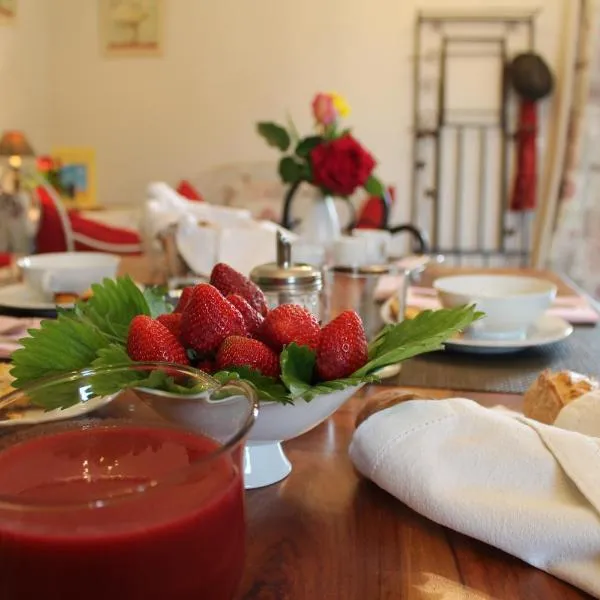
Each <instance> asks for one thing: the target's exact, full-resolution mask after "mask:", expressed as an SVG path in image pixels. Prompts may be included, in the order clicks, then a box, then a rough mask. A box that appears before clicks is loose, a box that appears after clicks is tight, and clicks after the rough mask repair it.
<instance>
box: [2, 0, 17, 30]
mask: <svg viewBox="0 0 600 600" xmlns="http://www.w3.org/2000/svg"><path fill="white" fill-rule="evenodd" d="M16 18H17V0H0V24H2V25H7V24H10V23H12V22H14V20H15V19H16Z"/></svg>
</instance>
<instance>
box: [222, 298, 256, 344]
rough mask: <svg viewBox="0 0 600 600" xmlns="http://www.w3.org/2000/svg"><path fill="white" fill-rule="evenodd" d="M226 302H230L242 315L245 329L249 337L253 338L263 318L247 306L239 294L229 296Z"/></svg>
mask: <svg viewBox="0 0 600 600" xmlns="http://www.w3.org/2000/svg"><path fill="white" fill-rule="evenodd" d="M227 300H229V302H231V304H233V305H234V306H235V307H236V308H237V309H238V310H239V311H240V313H241V314H242V317H243V318H244V323H246V329H247V330H248V334H249V335H250V337H254V336H255V335H256V333H257V332H258V330H259V329H260V326H261V325H262V324H263V321H264V320H265V318H264V317H263V316H262V315H261V314H260V313H259V312H258V311H257V310H256V309H255V308H253V307H252V306H250V305H249V304H248V302H247V301H246V300H244V298H242V297H241V296H240V295H239V294H229V295H228V296H227Z"/></svg>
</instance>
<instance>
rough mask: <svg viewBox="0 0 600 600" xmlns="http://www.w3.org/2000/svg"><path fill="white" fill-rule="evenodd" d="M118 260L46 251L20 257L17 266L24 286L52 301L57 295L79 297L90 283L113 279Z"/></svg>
mask: <svg viewBox="0 0 600 600" xmlns="http://www.w3.org/2000/svg"><path fill="white" fill-rule="evenodd" d="M120 260H121V259H120V257H118V256H116V255H113V254H106V253H103V252H49V253H47V254H33V255H31V256H25V257H23V258H20V259H19V260H18V261H17V266H18V267H19V268H20V269H21V272H22V274H23V282H24V283H25V285H26V286H27V287H29V288H30V289H31V290H33V291H34V292H35V293H36V294H38V295H39V296H40V297H42V298H44V299H47V300H52V299H53V297H54V294H56V293H58V292H64V293H72V294H79V295H81V294H83V293H84V292H86V291H88V290H89V289H90V286H91V285H92V284H93V283H101V282H102V280H103V279H105V278H107V277H108V278H109V279H112V278H114V277H115V276H116V274H117V268H118V266H119V262H120Z"/></svg>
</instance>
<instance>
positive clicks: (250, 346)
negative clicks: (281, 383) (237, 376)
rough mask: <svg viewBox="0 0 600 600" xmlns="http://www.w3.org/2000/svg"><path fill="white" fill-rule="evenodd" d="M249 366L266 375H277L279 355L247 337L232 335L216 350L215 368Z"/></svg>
mask: <svg viewBox="0 0 600 600" xmlns="http://www.w3.org/2000/svg"><path fill="white" fill-rule="evenodd" d="M228 367H251V368H252V369H256V370H257V371H260V372H261V373H262V374H263V375H267V376H268V377H279V357H278V356H277V354H275V352H273V350H271V348H269V347H268V346H266V345H265V344H263V343H262V342H259V341H258V340H253V339H250V338H247V337H241V336H239V335H232V336H231V337H228V338H227V339H226V340H225V341H224V342H223V343H222V344H221V346H220V348H219V351H218V352H217V368H218V369H227V368H228Z"/></svg>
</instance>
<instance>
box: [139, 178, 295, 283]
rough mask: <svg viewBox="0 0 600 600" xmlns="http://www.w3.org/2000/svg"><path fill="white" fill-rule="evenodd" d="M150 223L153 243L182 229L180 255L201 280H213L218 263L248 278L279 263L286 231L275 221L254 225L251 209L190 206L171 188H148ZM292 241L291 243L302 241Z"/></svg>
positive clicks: (147, 221) (202, 204)
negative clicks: (209, 277) (164, 233)
mask: <svg viewBox="0 0 600 600" xmlns="http://www.w3.org/2000/svg"><path fill="white" fill-rule="evenodd" d="M144 221H145V231H146V232H147V235H150V236H151V237H155V236H156V235H157V234H158V233H159V232H161V231H163V230H164V229H166V228H167V227H169V226H171V225H176V230H175V243H176V245H177V250H178V251H179V253H180V254H181V257H182V258H183V259H184V260H185V262H186V263H187V265H188V266H189V267H190V269H192V271H194V273H196V274H198V275H208V274H210V271H211V270H212V267H213V266H214V265H215V263H217V262H226V263H228V264H229V265H230V266H231V267H233V268H234V269H236V270H238V271H240V272H241V273H244V274H246V275H247V274H249V273H250V271H251V270H252V268H253V267H255V266H256V265H259V264H262V263H266V262H273V261H275V259H276V253H277V252H276V240H277V231H278V230H282V231H284V230H283V229H282V228H281V227H279V226H278V225H276V224H275V223H272V222H271V221H259V220H254V219H252V216H251V213H250V211H249V210H247V209H243V208H231V207H228V206H218V205H214V204H209V203H207V202H192V201H189V200H186V199H185V198H183V197H182V196H180V195H179V194H178V193H177V192H176V191H175V190H173V189H172V188H171V187H170V186H168V185H167V184H165V183H152V184H150V185H149V186H148V200H147V201H146V205H145V219H144ZM286 235H287V236H288V237H289V239H290V241H294V240H295V239H296V238H297V236H295V235H293V234H291V233H290V232H288V231H286Z"/></svg>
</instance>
